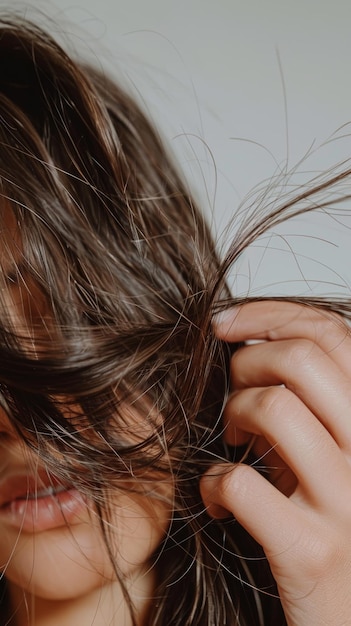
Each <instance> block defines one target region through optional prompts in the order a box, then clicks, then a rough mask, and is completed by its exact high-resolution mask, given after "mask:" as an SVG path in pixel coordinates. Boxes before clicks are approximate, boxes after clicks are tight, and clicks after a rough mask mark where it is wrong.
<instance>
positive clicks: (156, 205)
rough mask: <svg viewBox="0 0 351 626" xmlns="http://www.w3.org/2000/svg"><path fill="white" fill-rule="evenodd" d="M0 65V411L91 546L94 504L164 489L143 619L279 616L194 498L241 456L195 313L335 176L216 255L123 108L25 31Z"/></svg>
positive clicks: (211, 305) (220, 378)
mask: <svg viewBox="0 0 351 626" xmlns="http://www.w3.org/2000/svg"><path fill="white" fill-rule="evenodd" d="M0 58H1V59H3V63H2V69H1V73H0V117H1V124H0V192H1V197H2V201H1V207H0V210H1V215H0V218H1V223H2V224H1V229H2V231H3V232H4V233H5V235H6V229H7V228H9V229H10V231H11V228H12V227H11V225H10V226H6V224H8V223H9V220H10V221H11V220H12V222H13V225H14V226H13V228H14V229H15V230H16V232H19V233H20V241H17V243H16V241H14V243H13V245H12V246H9V245H5V246H4V250H3V254H2V257H1V263H2V272H1V276H0V281H1V287H2V289H0V307H1V308H0V402H1V406H2V408H3V409H4V410H5V411H6V413H7V415H8V417H9V419H10V421H11V423H12V425H13V427H14V428H15V430H16V431H17V434H18V436H19V437H21V438H22V439H23V441H24V442H25V443H26V444H27V445H28V446H29V447H30V448H31V449H32V450H34V451H35V452H36V453H37V454H38V455H39V456H40V458H41V459H42V461H43V463H45V465H46V466H47V467H48V468H49V470H50V471H51V472H52V473H53V474H55V475H56V476H58V477H59V478H61V479H64V480H68V481H70V483H72V484H74V485H76V486H77V488H78V489H80V490H81V491H82V492H84V493H87V494H88V495H89V496H90V497H91V498H92V499H93V500H94V502H95V504H96V509H97V511H98V513H99V515H100V516H101V528H102V532H104V533H105V538H106V541H107V543H108V541H109V538H108V532H106V527H105V524H104V522H105V520H106V519H107V518H108V509H109V502H108V496H107V495H106V496H104V494H106V493H107V492H108V491H111V488H115V489H122V488H124V489H130V490H133V489H135V490H140V489H141V487H140V485H141V484H142V485H143V487H142V489H143V492H144V493H145V496H146V497H148V496H149V490H150V497H154V496H153V495H152V494H153V493H154V492H153V488H152V484H153V481H155V480H156V477H157V481H158V482H160V483H162V482H164V484H165V485H167V484H168V483H169V482H170V481H171V483H172V495H171V496H169V497H170V501H171V502H170V503H171V506H172V510H173V515H172V519H170V525H169V530H168V532H167V535H166V537H165V539H164V541H163V542H162V544H161V545H160V546H159V548H158V550H157V553H156V554H155V555H154V557H153V565H154V568H155V571H156V589H155V598H154V602H153V605H152V606H151V609H150V614H149V618H148V619H149V623H150V624H153V625H154V626H165V625H166V624H169V623H172V626H224V625H225V624H228V626H229V625H230V626H234V624H236V625H237V626H249V625H250V626H254V625H257V626H258V625H260V626H262V625H263V624H269V623H273V622H274V623H275V624H277V625H278V624H279V623H284V617H283V614H282V612H281V609H280V605H279V601H278V600H275V595H276V589H275V585H274V581H273V579H272V577H271V574H270V571H269V568H268V566H267V563H266V561H265V558H264V555H263V553H262V550H261V549H260V547H259V546H257V545H256V544H255V543H254V541H253V540H251V539H250V538H249V537H248V535H247V534H246V533H245V531H244V530H243V529H242V528H240V526H239V525H238V524H237V523H236V522H235V521H233V520H224V521H223V522H219V521H215V520H211V519H210V518H209V517H208V516H207V514H206V511H205V510H204V507H203V504H202V502H201V497H200V493H199V480H200V477H201V475H202V474H203V472H204V471H205V470H206V469H207V468H208V467H209V466H210V465H211V464H212V463H213V462H215V461H218V460H225V459H226V460H234V459H235V460H239V459H240V458H241V454H242V451H241V450H235V449H232V448H228V447H227V446H226V445H225V444H224V442H223V438H222V426H221V413H222V409H223V406H224V403H225V398H226V394H227V393H228V385H229V383H228V368H229V358H230V355H231V352H232V350H234V349H235V346H228V345H225V344H224V343H222V342H219V341H218V340H217V339H216V338H215V336H214V333H213V330H212V324H211V321H212V316H213V313H214V312H215V311H217V310H219V309H220V307H221V306H227V305H228V304H229V303H231V302H233V299H232V298H231V296H230V294H229V291H228V288H227V287H226V284H225V275H226V272H227V269H228V268H229V267H230V266H231V265H232V264H233V263H234V262H235V260H236V259H237V258H238V256H239V255H240V254H241V252H242V250H244V249H245V248H246V246H247V245H248V244H249V243H250V242H251V241H253V239H254V238H255V237H256V236H259V235H260V234H261V233H262V232H264V230H265V229H266V228H267V227H269V226H270V225H272V224H275V223H277V222H279V221H280V220H281V219H283V218H285V216H286V215H287V214H288V213H289V211H290V213H292V214H293V213H298V212H299V211H300V210H302V209H301V208H300V207H301V205H302V204H303V205H304V208H303V210H306V203H305V201H306V199H308V198H309V197H310V196H311V197H312V196H313V197H314V195H315V194H317V195H318V193H319V191H323V185H328V186H332V185H333V184H337V183H338V180H339V179H338V176H337V175H336V176H335V179H334V180H330V181H329V180H328V183H324V182H323V181H321V182H320V183H318V184H317V183H316V184H314V185H313V186H312V187H311V188H307V189H305V190H303V191H301V197H300V198H294V199H293V200H287V201H286V202H283V203H282V204H281V206H280V207H279V209H277V210H275V211H271V213H270V217H269V219H265V220H261V221H260V220H259V219H257V216H256V217H255V216H254V215H251V218H255V219H253V221H252V219H251V222H250V221H248V222H247V223H246V225H245V224H243V225H242V228H241V231H240V232H239V233H238V235H237V237H236V239H235V241H234V242H233V246H232V248H231V250H230V251H229V253H228V255H227V257H226V258H225V259H224V261H219V259H218V257H217V254H216V250H215V245H214V242H213V240H212V237H211V234H210V232H209V229H208V227H207V225H206V223H205V220H204V218H203V216H202V214H201V212H200V211H199V209H198V208H197V206H196V203H195V201H194V199H193V198H192V197H191V195H190V193H189V191H188V186H187V185H186V184H184V182H183V181H182V178H181V176H180V175H179V174H178V172H177V168H176V167H175V165H174V164H173V161H172V158H171V157H170V155H169V154H168V153H167V151H166V149H165V147H164V146H163V144H162V141H161V139H160V137H159V136H158V133H157V132H156V131H155V130H154V128H153V127H152V125H151V124H150V122H149V121H148V120H147V119H146V118H145V115H144V113H143V112H142V111H141V110H140V108H139V107H138V106H137V104H136V102H135V101H134V100H133V98H131V97H130V96H129V95H128V94H127V93H126V92H125V91H124V90H122V89H121V88H120V87H119V86H118V85H116V84H115V82H113V81H112V80H111V79H110V78H109V77H108V76H106V75H105V74H104V72H103V71H101V70H100V71H97V70H96V69H93V68H92V67H87V66H86V65H85V64H84V63H81V62H78V61H76V60H74V59H72V58H71V57H70V56H68V55H67V54H66V53H65V52H64V51H63V50H62V48H61V47H60V46H59V45H58V44H57V43H56V42H55V41H54V40H53V39H52V38H51V37H50V36H49V35H48V34H47V33H46V32H44V31H43V30H41V29H40V28H38V27H37V26H35V25H34V24H32V23H28V22H22V21H20V20H17V19H16V20H8V19H2V20H1V21H0ZM347 175H348V174H347V173H345V174H343V176H345V177H346V176H347ZM340 176H341V175H340ZM318 187H319V188H318ZM300 201H301V202H300ZM13 284H17V285H18V284H20V285H21V289H22V292H24V293H26V294H28V298H27V299H26V298H22V301H21V303H20V305H18V307H17V308H18V311H17V314H16V315H15V318H14V316H13V314H12V315H11V314H10V313H9V306H8V295H6V297H5V296H4V295H3V294H8V293H9V291H11V285H13ZM33 301H34V303H33ZM317 304H321V305H322V304H323V303H322V302H317ZM326 306H329V308H334V309H338V310H346V308H347V307H346V305H345V306H343V305H342V303H341V304H340V303H339V304H337V303H335V304H329V305H326ZM126 407H128V408H129V409H131V410H132V413H133V415H137V423H138V427H136V423H135V420H130V419H129V418H128V411H127V416H126ZM148 485H149V487H148ZM111 558H112V556H111ZM116 574H117V575H118V576H120V574H119V572H118V571H116ZM121 584H123V580H122V577H121ZM131 610H132V608H131ZM170 616H171V620H170Z"/></svg>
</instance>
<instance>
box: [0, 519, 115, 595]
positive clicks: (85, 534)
mask: <svg viewBox="0 0 351 626" xmlns="http://www.w3.org/2000/svg"><path fill="white" fill-rule="evenodd" d="M3 537H4V535H3ZM9 545H11V543H10V544H9ZM12 545H13V544H12ZM3 556H5V557H6V555H3V554H1V557H2V558H1V561H2V564H3V563H4V562H7V563H8V564H7V565H6V566H5V567H4V568H3V570H4V574H5V577H6V580H7V581H8V583H9V585H10V586H11V583H12V584H14V585H16V587H19V588H21V589H22V590H23V591H24V592H25V593H29V594H31V595H33V596H36V597H38V598H39V597H40V598H42V599H45V600H53V601H55V600H56V601H57V600H69V599H72V598H77V597H79V596H82V595H86V594H88V593H90V592H91V591H93V590H94V589H98V588H100V587H102V586H103V585H104V584H106V582H107V581H111V580H113V578H114V572H113V567H112V565H111V562H110V560H109V557H108V554H107V549H106V546H105V544H104V543H103V540H102V538H101V536H100V534H99V532H98V531H97V529H95V530H94V529H92V528H91V526H89V525H87V524H78V525H76V526H73V527H63V528H61V529H57V530H52V531H47V532H45V533H39V534H37V535H28V536H26V535H25V534H24V533H22V534H21V535H20V536H19V537H18V541H17V545H16V547H15V549H14V551H13V553H12V555H10V554H9V555H7V558H5V559H4V558H3Z"/></svg>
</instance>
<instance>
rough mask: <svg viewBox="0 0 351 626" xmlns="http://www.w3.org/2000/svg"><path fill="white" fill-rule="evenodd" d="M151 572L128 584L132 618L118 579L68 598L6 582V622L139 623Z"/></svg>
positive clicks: (22, 625)
mask: <svg viewBox="0 0 351 626" xmlns="http://www.w3.org/2000/svg"><path fill="white" fill-rule="evenodd" d="M150 578H151V573H149V574H147V575H144V576H143V577H142V579H139V580H138V583H137V584H135V582H134V583H133V584H131V585H130V586H128V588H127V592H128V594H130V599H131V602H132V607H133V611H134V615H135V620H136V621H135V622H134V621H133V618H132V616H131V611H130V608H129V605H128V602H127V600H126V598H125V596H124V594H123V591H122V589H121V586H120V585H119V583H117V582H111V583H108V584H105V585H104V586H102V587H101V588H99V589H95V590H94V591H92V592H90V593H89V594H87V595H85V596H82V597H79V598H73V599H68V600H46V599H43V598H38V597H36V596H33V595H31V594H28V593H25V592H24V591H23V590H22V589H20V588H19V587H17V586H16V585H13V584H11V583H10V584H9V594H10V605H11V607H12V610H11V616H10V621H8V622H6V623H7V624H9V626H72V624H84V626H134V624H137V625H138V626H142V625H143V624H146V623H147V621H146V615H147V612H148V609H149V606H150V602H151V600H150V598H151V593H152V586H153V585H152V582H153V581H152V580H150Z"/></svg>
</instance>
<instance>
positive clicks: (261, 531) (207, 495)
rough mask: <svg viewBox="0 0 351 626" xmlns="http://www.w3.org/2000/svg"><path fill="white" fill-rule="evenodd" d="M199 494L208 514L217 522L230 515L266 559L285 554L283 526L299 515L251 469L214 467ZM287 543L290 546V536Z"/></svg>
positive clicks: (204, 479)
mask: <svg viewBox="0 0 351 626" xmlns="http://www.w3.org/2000/svg"><path fill="white" fill-rule="evenodd" d="M200 490H201V496H202V498H203V501H204V503H205V505H206V507H207V510H208V512H209V514H210V515H211V516H212V517H215V518H220V517H224V516H227V515H228V512H230V513H232V514H233V515H234V516H235V518H236V519H237V520H238V522H239V523H240V524H242V525H243V526H244V528H246V530H247V531H248V532H249V533H250V534H251V535H252V536H253V537H254V538H255V539H256V541H257V542H258V543H259V544H261V545H262V546H264V549H265V552H266V555H267V556H268V558H269V555H270V554H273V553H279V552H281V551H286V550H287V543H286V540H287V535H286V522H287V520H292V519H293V518H296V519H300V518H301V517H302V513H301V511H300V510H299V509H298V507H296V506H294V504H293V503H292V502H291V501H290V500H289V499H288V498H285V496H283V495H282V494H281V493H280V492H279V491H278V490H277V489H275V487H273V485H271V484H270V483H269V482H268V481H267V480H265V479H264V478H263V477H262V476H261V475H260V474H259V473H258V472H256V471H255V470H254V469H253V468H252V467H250V466H247V465H237V466H235V467H233V466H230V465H229V464H224V465H218V466H215V467H213V468H212V469H211V470H210V471H209V472H208V473H207V474H206V475H205V476H204V477H203V478H202V480H201V483H200ZM258 512H259V514H258ZM289 541H292V542H293V543H294V539H293V537H292V536H290V538H289Z"/></svg>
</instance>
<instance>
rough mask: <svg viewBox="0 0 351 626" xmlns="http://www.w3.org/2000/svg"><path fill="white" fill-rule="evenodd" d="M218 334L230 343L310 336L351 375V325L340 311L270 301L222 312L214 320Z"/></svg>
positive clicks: (308, 337) (252, 303)
mask: <svg viewBox="0 0 351 626" xmlns="http://www.w3.org/2000/svg"><path fill="white" fill-rule="evenodd" d="M214 326H215V331H216V334H217V336H218V337H219V338H220V339H224V340H225V341H229V342H239V341H246V340H248V339H261V340H266V341H277V340H281V339H298V338H305V339H309V340H310V341H312V342H313V343H315V344H318V345H319V346H320V348H321V349H322V350H323V351H324V352H326V353H327V354H329V356H330V358H331V359H333V360H335V361H336V362H337V363H338V365H339V366H340V367H341V368H342V369H343V370H344V371H345V372H347V374H349V375H351V362H350V358H349V354H347V352H348V351H346V350H345V349H344V348H345V340H348V342H350V331H349V327H348V326H347V325H346V324H345V322H344V321H343V320H342V319H341V318H340V317H339V316H338V315H336V314H334V313H329V312H326V311H323V310H321V309H315V308H311V307H309V306H304V305H301V304H295V303H291V302H282V301H275V300H266V301H260V302H250V303H248V304H244V305H242V306H239V307H234V308H233V309H230V310H228V311H225V312H223V313H221V314H220V315H219V316H218V317H216V318H215V320H214Z"/></svg>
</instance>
